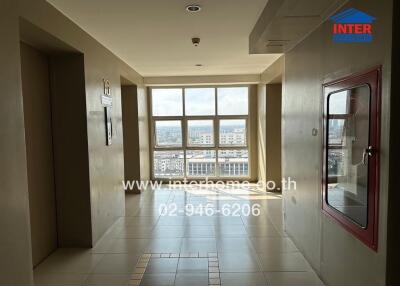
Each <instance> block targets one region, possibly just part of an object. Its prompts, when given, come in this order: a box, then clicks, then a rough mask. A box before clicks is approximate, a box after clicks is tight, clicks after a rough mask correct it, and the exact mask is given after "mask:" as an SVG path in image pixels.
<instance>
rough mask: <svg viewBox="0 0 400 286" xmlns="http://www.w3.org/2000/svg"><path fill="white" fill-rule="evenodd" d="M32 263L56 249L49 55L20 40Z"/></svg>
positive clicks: (39, 260)
mask: <svg viewBox="0 0 400 286" xmlns="http://www.w3.org/2000/svg"><path fill="white" fill-rule="evenodd" d="M21 74H22V95H23V103H24V119H25V120H24V121H25V142H26V157H27V165H28V190H29V209H30V222H31V243H32V256H33V257H32V259H33V265H34V266H36V265H38V264H39V263H40V262H41V261H42V260H43V259H45V258H46V257H47V256H48V255H50V253H51V252H53V251H54V250H55V249H56V248H57V223H56V217H57V215H56V190H55V182H54V166H53V162H54V158H53V132H52V120H51V98H50V79H49V74H50V72H49V58H48V56H47V55H46V54H43V53H41V52H39V51H38V50H36V49H34V48H32V47H30V46H28V45H26V44H22V43H21Z"/></svg>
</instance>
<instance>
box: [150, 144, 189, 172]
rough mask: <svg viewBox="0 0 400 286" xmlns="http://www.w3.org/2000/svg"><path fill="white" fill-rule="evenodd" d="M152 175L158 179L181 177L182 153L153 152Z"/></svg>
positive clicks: (182, 167) (182, 166)
mask: <svg viewBox="0 0 400 286" xmlns="http://www.w3.org/2000/svg"><path fill="white" fill-rule="evenodd" d="M153 161H154V175H155V176H156V177H158V178H171V177H183V175H184V172H183V170H184V155H183V151H154V158H153Z"/></svg>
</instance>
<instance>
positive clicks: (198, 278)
mask: <svg viewBox="0 0 400 286" xmlns="http://www.w3.org/2000/svg"><path fill="white" fill-rule="evenodd" d="M189 285H190V286H208V273H183V272H178V273H177V274H176V278H175V286H189Z"/></svg>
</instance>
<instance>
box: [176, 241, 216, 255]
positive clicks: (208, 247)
mask: <svg viewBox="0 0 400 286" xmlns="http://www.w3.org/2000/svg"><path fill="white" fill-rule="evenodd" d="M216 251H217V241H216V240H215V238H183V239H182V246H181V249H180V252H183V253H186V252H216Z"/></svg>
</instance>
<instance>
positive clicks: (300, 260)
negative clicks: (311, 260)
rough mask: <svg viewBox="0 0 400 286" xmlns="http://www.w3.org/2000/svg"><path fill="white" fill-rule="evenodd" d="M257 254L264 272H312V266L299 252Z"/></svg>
mask: <svg viewBox="0 0 400 286" xmlns="http://www.w3.org/2000/svg"><path fill="white" fill-rule="evenodd" d="M257 254H258V256H259V258H260V262H261V268H262V270H263V271H267V272H268V271H310V266H309V265H308V263H307V261H306V260H305V258H304V257H303V255H302V254H301V253H299V252H293V253H276V252H274V253H257Z"/></svg>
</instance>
